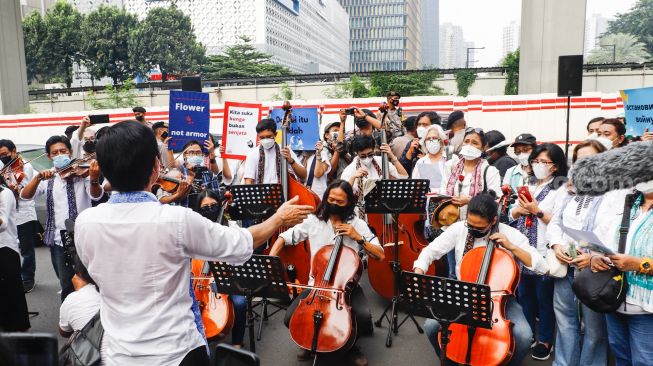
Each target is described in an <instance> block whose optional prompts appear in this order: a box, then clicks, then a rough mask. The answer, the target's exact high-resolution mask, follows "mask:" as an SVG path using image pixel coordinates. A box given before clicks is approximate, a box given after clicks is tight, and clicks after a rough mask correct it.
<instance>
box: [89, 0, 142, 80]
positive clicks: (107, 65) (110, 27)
mask: <svg viewBox="0 0 653 366" xmlns="http://www.w3.org/2000/svg"><path fill="white" fill-rule="evenodd" d="M137 26H138V18H137V17H136V16H135V15H133V14H129V13H127V11H126V10H125V9H124V8H123V9H119V8H118V7H115V6H110V7H109V6H100V7H99V8H98V9H96V10H95V11H93V12H91V13H89V14H88V15H86V17H85V18H84V21H83V22H82V33H83V34H84V37H83V38H82V42H81V48H82V52H83V54H84V55H85V59H86V61H85V62H84V65H85V66H86V67H87V68H88V71H89V73H90V74H91V76H92V77H93V78H94V79H101V78H102V77H105V76H106V77H110V78H111V79H112V80H113V83H114V84H117V83H119V82H122V81H124V80H126V79H127V78H129V77H130V76H131V75H133V74H134V71H135V70H134V69H135V67H134V66H133V65H132V63H130V61H129V47H128V46H129V33H130V32H131V31H133V30H134V29H136V27H137Z"/></svg>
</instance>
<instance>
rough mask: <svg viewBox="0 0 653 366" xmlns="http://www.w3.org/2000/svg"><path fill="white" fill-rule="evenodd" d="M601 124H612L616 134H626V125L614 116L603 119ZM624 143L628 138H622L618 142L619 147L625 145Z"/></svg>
mask: <svg viewBox="0 0 653 366" xmlns="http://www.w3.org/2000/svg"><path fill="white" fill-rule="evenodd" d="M603 125H610V126H613V127H614V130H615V131H617V135H618V136H624V137H625V136H626V125H625V124H623V122H621V121H620V120H618V119H616V118H608V119H606V120H604V121H603V123H602V124H601V126H603ZM626 145H628V140H627V139H626V138H624V140H623V141H622V142H621V143H620V144H619V147H622V146H626Z"/></svg>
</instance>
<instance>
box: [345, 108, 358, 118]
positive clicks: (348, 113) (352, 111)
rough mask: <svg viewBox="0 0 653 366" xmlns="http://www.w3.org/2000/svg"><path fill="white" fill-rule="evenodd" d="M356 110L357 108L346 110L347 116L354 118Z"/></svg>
mask: <svg viewBox="0 0 653 366" xmlns="http://www.w3.org/2000/svg"><path fill="white" fill-rule="evenodd" d="M355 110H356V108H347V109H345V115H348V116H353V115H354V111H355Z"/></svg>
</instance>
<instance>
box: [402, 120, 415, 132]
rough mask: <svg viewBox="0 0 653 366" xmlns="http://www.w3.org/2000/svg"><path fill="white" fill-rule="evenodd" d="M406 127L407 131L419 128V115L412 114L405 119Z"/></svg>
mask: <svg viewBox="0 0 653 366" xmlns="http://www.w3.org/2000/svg"><path fill="white" fill-rule="evenodd" d="M404 127H406V131H408V132H412V131H415V130H416V129H417V117H415V116H412V117H408V118H406V119H405V120H404Z"/></svg>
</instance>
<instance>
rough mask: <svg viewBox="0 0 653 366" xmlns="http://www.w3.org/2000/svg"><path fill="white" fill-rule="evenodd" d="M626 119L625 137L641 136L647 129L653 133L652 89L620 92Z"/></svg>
mask: <svg viewBox="0 0 653 366" xmlns="http://www.w3.org/2000/svg"><path fill="white" fill-rule="evenodd" d="M621 99H623V101H624V111H625V117H626V130H627V131H626V135H631V136H642V135H643V134H644V130H645V129H647V128H648V131H649V132H653V88H640V89H626V90H622V91H621Z"/></svg>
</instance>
